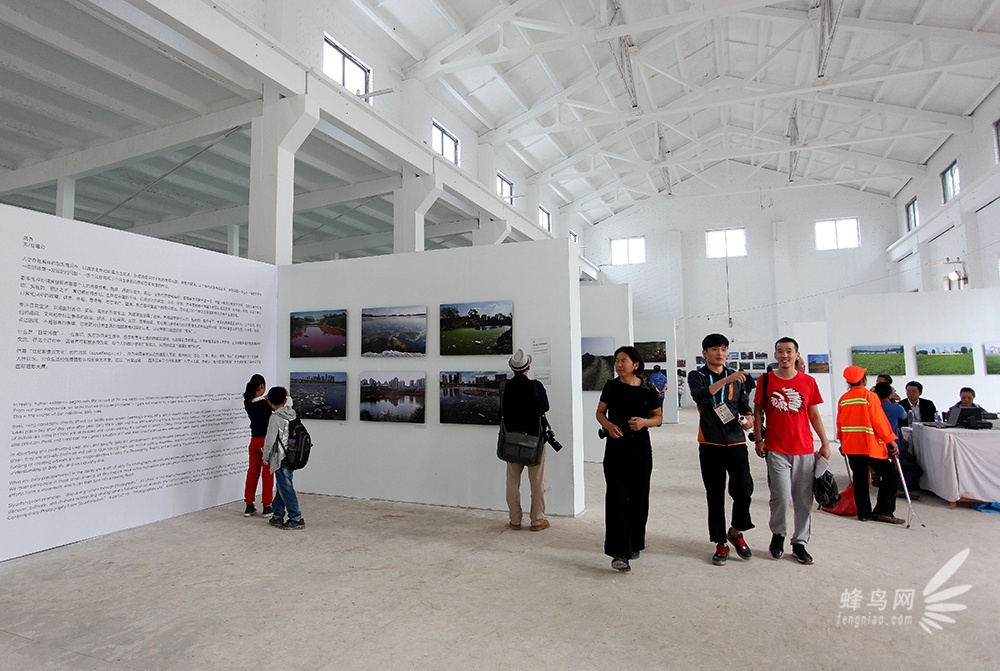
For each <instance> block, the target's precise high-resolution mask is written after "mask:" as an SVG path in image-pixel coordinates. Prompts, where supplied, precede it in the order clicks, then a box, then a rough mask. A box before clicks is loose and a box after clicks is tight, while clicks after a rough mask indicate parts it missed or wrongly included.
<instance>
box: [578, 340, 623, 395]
mask: <svg viewBox="0 0 1000 671" xmlns="http://www.w3.org/2000/svg"><path fill="white" fill-rule="evenodd" d="M580 340H581V343H580V351H581V352H582V353H583V356H582V359H583V390H584V391H601V390H602V389H604V385H605V383H607V382H608V381H610V380H613V379H614V377H615V339H614V338H612V337H611V336H602V337H598V338H581V339H580Z"/></svg>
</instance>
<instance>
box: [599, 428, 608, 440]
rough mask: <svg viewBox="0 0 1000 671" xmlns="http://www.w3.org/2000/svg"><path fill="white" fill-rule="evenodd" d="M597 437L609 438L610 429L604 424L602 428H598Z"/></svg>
mask: <svg viewBox="0 0 1000 671" xmlns="http://www.w3.org/2000/svg"><path fill="white" fill-rule="evenodd" d="M597 437H598V438H602V439H603V438H607V437H608V430H607V429H605V428H604V427H603V426H602V427H601V428H599V429H598V430H597Z"/></svg>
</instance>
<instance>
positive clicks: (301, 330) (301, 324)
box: [288, 310, 347, 359]
mask: <svg viewBox="0 0 1000 671" xmlns="http://www.w3.org/2000/svg"><path fill="white" fill-rule="evenodd" d="M289 318H290V320H291V325H290V326H291V329H290V330H289V334H290V338H289V340H290V341H291V342H290V343H289V352H288V356H290V357H292V358H293V359H294V358H298V357H312V356H347V310H313V311H312V312H292V313H290V315H289Z"/></svg>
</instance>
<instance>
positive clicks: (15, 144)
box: [0, 0, 1000, 261]
mask: <svg viewBox="0 0 1000 671" xmlns="http://www.w3.org/2000/svg"><path fill="white" fill-rule="evenodd" d="M178 2H180V0H178ZM168 4H169V3H166V2H164V0H37V2H31V3H26V2H20V1H18V0H0V200H2V201H3V202H7V203H12V204H16V205H21V206H24V207H29V208H32V209H38V210H43V211H54V209H55V206H56V202H57V200H58V197H59V186H58V185H59V183H60V182H59V180H63V181H62V184H64V185H65V184H66V183H67V182H66V180H67V179H72V180H73V182H72V183H73V185H74V187H75V194H76V200H75V207H76V216H77V218H79V219H81V220H88V221H89V220H94V219H96V218H99V223H102V224H103V225H108V226H113V227H116V228H124V229H134V230H135V231H136V232H141V233H144V234H147V235H155V236H157V237H166V238H170V239H174V240H178V241H181V242H185V243H188V244H194V245H198V246H202V247H207V248H210V249H217V250H220V251H225V250H226V249H227V245H228V244H230V241H231V239H232V231H233V227H236V226H240V225H241V224H243V229H244V230H243V231H242V236H243V238H244V240H243V244H244V248H245V235H246V231H245V222H246V218H247V203H248V189H249V164H250V132H249V124H250V122H251V120H252V119H254V118H255V117H257V116H259V115H260V113H261V110H262V105H263V93H264V91H265V90H269V89H275V88H276V89H277V90H278V91H280V92H283V93H286V94H294V93H302V92H303V91H304V90H305V81H306V76H305V73H306V72H308V71H309V68H310V65H309V64H304V63H301V62H299V60H297V59H296V57H295V56H294V55H292V54H291V53H290V52H288V51H285V50H284V48H283V47H282V46H281V44H280V41H279V40H278V39H276V38H275V37H274V36H270V35H269V34H268V33H267V32H266V31H265V30H264V28H262V27H260V26H257V25H254V24H253V23H252V22H251V21H250V20H248V19H247V18H246V16H245V15H244V14H241V13H240V12H239V11H237V10H236V9H234V8H233V7H227V6H226V4H225V3H223V2H208V1H207V0H183V2H180V4H182V5H183V7H184V8H185V11H189V12H191V13H192V14H193V15H194V16H193V17H192V19H191V21H198V22H202V23H209V24H210V23H213V19H215V22H216V23H227V24H228V25H229V26H230V28H231V29H230V30H229V31H228V33H229V34H227V33H226V32H225V31H222V30H221V29H220V30H219V31H218V32H217V33H213V32H212V28H205V30H204V32H202V33H200V34H195V33H193V32H192V31H190V30H184V26H183V23H182V22H178V21H175V20H174V19H173V18H172V17H171V16H170V12H169V11H168V10H167V9H166V8H167V5H168ZM232 4H233V6H234V7H235V6H237V5H247V6H254V5H259V6H261V7H264V6H266V5H267V4H268V3H266V2H264V0H259V1H256V2H255V0H245V1H244V2H237V0H233V3H232ZM338 4H339V5H340V6H342V11H343V12H344V13H345V15H347V16H349V17H350V18H351V19H352V20H353V21H354V22H355V23H356V24H357V27H358V29H359V30H361V31H362V32H364V33H365V34H366V35H368V34H370V35H371V46H372V48H373V49H378V50H379V53H380V54H382V55H384V57H385V58H387V59H388V60H389V61H390V62H391V63H392V64H393V67H394V70H395V71H396V72H398V73H401V76H402V77H403V78H404V79H413V80H418V81H420V82H422V83H423V85H424V86H425V87H426V89H427V91H428V93H429V94H430V96H431V98H432V99H433V100H434V104H436V105H442V106H444V107H446V108H447V109H448V110H449V111H450V112H451V113H452V114H454V115H456V116H457V117H458V118H459V119H461V120H462V121H463V122H464V123H465V124H466V126H467V127H468V128H471V129H473V131H474V132H475V133H476V134H477V135H478V138H476V139H477V140H478V141H479V142H480V143H484V144H492V145H493V146H494V147H495V149H496V154H497V157H498V161H499V162H500V163H501V164H502V165H506V166H512V170H513V171H514V172H515V173H516V172H520V173H521V174H524V175H526V176H527V182H528V185H530V186H537V187H538V189H539V190H540V191H541V192H542V193H544V194H546V196H545V197H546V201H547V202H551V203H555V204H557V205H558V206H559V212H560V215H561V216H564V217H570V218H571V221H580V222H582V225H589V224H594V223H597V222H599V221H601V220H603V219H606V218H608V217H610V216H613V215H615V214H617V213H619V212H622V211H623V210H626V209H628V208H629V207H633V206H635V205H636V204H638V203H642V202H644V201H648V200H650V199H657V198H687V197H704V196H719V195H727V194H737V193H752V192H755V191H759V190H761V189H764V188H766V189H801V188H812V187H815V186H829V185H840V186H842V187H843V188H849V189H855V190H858V191H864V192H870V193H874V194H880V195H883V196H887V197H893V196H895V195H896V194H897V193H898V192H899V191H900V189H901V188H902V187H903V186H904V185H905V184H906V183H907V181H908V180H910V179H913V178H915V177H921V176H923V175H925V174H926V170H927V168H926V164H927V161H928V159H929V158H930V157H931V156H932V155H933V154H934V152H935V151H936V150H937V149H939V148H940V147H941V145H942V144H943V143H944V142H945V141H946V140H947V139H948V138H949V137H951V136H953V135H955V134H959V133H968V132H971V130H972V121H971V118H970V115H971V114H972V112H973V111H974V110H975V109H976V108H977V106H978V105H979V104H980V103H981V102H982V101H983V99H984V98H985V97H986V96H987V95H988V94H989V93H990V92H991V91H993V90H994V89H995V88H996V86H997V85H998V84H1000V0H961V1H960V2H959V1H955V2H943V1H941V0H811V1H810V0H788V1H782V2H774V1H771V0H697V1H689V0H343V2H340V3H338ZM222 19H224V21H223V20H222ZM233 28H235V32H236V33H238V34H239V35H237V36H243V37H244V39H235V38H234V37H232V35H231V33H233V32H234V30H233ZM326 29H327V31H328V32H330V33H331V34H332V35H334V36H336V26H329V27H327V28H326ZM209 35H212V36H214V37H216V38H217V40H218V42H213V41H212V40H211V39H208V37H207V36H209ZM246 38H249V39H246ZM223 42H224V43H223ZM260 47H264V48H263V49H262V48H260ZM360 55H361V56H362V57H364V54H360ZM313 65H316V64H313ZM376 74H377V73H376ZM300 81H301V84H300V83H298V82H300ZM389 95H396V94H395V93H394V94H389ZM375 109H376V110H378V103H376V105H375ZM406 164H407V160H406V159H405V158H404V157H401V156H398V155H392V153H391V152H388V153H387V152H386V150H385V147H384V145H381V144H379V143H376V142H371V141H370V138H366V137H365V136H364V134H363V133H360V132H351V129H348V128H344V127H343V126H342V125H340V124H338V123H336V120H335V119H330V118H324V120H322V121H321V122H320V124H319V125H318V126H317V128H316V129H315V130H314V131H313V132H312V134H311V135H310V136H309V138H308V139H307V140H306V142H305V143H304V144H303V145H302V147H301V148H300V149H299V151H298V153H297V154H296V176H295V192H296V200H295V234H294V236H295V251H294V257H295V259H296V260H298V261H305V260H320V259H327V258H338V257H349V256H359V255H367V254H379V253H388V252H391V250H392V228H393V213H392V197H391V196H392V192H393V190H394V189H395V188H398V187H397V183H398V182H399V180H400V171H401V167H402V166H404V165H406ZM726 164H741V165H742V166H743V168H742V169H741V170H739V171H737V172H732V171H726V172H724V173H723V174H733V175H736V174H738V175H740V177H739V178H738V179H736V178H734V179H725V180H723V179H719V177H718V176H715V177H713V176H712V175H713V169H715V168H716V166H725V165H726ZM471 169H472V170H475V167H472V168H471ZM524 186H525V185H520V184H519V185H518V186H517V187H516V188H517V190H518V192H519V193H523V190H522V189H523V188H524ZM478 215H479V209H478V208H477V207H476V205H475V203H470V202H468V201H467V200H465V199H463V198H461V197H459V196H457V195H456V194H454V193H448V194H447V195H446V196H445V197H442V198H440V199H439V200H438V201H437V202H436V203H435V205H434V206H433V207H432V208H431V210H430V211H429V212H428V214H427V229H426V236H427V242H428V244H427V246H428V248H434V247H449V246H455V245H468V244H472V238H473V232H474V231H475V229H476V227H477V225H478V219H477V217H478ZM526 216H527V215H526ZM573 228H575V229H576V230H578V231H579V230H580V227H579V225H573Z"/></svg>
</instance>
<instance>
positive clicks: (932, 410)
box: [899, 380, 937, 422]
mask: <svg viewBox="0 0 1000 671" xmlns="http://www.w3.org/2000/svg"><path fill="white" fill-rule="evenodd" d="M922 393H924V385H922V384H920V383H919V382H917V381H916V380H910V381H909V382H907V383H906V398H904V399H903V400H902V401H900V402H899V405H900V406H901V407H902V408H903V410H905V411H906V413H907V416H908V417H909V415H910V411H911V410H912V411H913V421H914V422H933V421H934V415H935V414H936V413H937V408H936V407H935V406H934V401H930V400H928V399H926V398H920V395H921V394H922Z"/></svg>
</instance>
